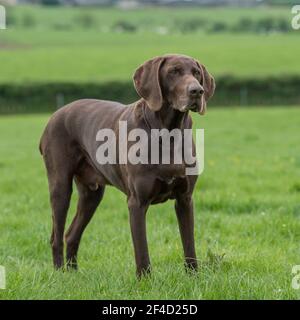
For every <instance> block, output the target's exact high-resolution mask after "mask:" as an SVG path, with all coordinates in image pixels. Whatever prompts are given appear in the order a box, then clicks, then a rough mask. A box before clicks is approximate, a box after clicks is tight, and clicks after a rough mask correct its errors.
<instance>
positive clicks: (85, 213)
mask: <svg viewBox="0 0 300 320" xmlns="http://www.w3.org/2000/svg"><path fill="white" fill-rule="evenodd" d="M75 182H76V185H77V189H78V193H79V200H78V205H77V212H76V215H75V217H74V219H73V221H72V223H71V225H70V227H69V229H68V231H67V232H66V235H65V240H66V245H67V267H68V268H73V269H77V252H78V248H79V244H80V240H81V236H82V234H83V232H84V230H85V228H86V226H87V225H88V223H89V222H90V220H91V218H92V217H93V215H94V213H95V211H96V209H97V207H98V205H99V203H100V201H101V200H102V198H103V194H104V189H105V187H104V186H97V189H96V190H91V189H90V188H89V187H88V186H87V185H86V184H83V183H81V182H80V181H79V180H78V179H76V177H75Z"/></svg>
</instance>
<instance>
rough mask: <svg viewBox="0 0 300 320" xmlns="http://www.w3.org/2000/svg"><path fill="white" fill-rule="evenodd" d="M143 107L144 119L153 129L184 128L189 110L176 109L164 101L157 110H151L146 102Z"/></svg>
mask: <svg viewBox="0 0 300 320" xmlns="http://www.w3.org/2000/svg"><path fill="white" fill-rule="evenodd" d="M142 108H143V116H144V119H145V121H146V123H147V125H148V126H149V127H150V128H151V129H168V130H172V129H175V128H176V129H180V130H183V129H184V123H185V120H186V119H187V117H188V113H187V112H180V111H178V110H175V109H173V108H172V107H171V106H170V105H169V104H167V103H164V104H163V106H162V107H161V109H160V110H159V111H156V112H154V111H152V110H150V108H149V107H148V106H147V104H146V102H145V103H144V105H143V106H142Z"/></svg>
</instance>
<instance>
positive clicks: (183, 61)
mask: <svg viewBox="0 0 300 320" xmlns="http://www.w3.org/2000/svg"><path fill="white" fill-rule="evenodd" d="M133 80H134V86H135V89H136V91H137V93H138V94H139V96H140V97H142V98H143V99H144V100H146V102H147V104H148V106H149V108H150V109H151V110H153V111H158V110H159V109H160V108H161V107H162V105H163V104H164V103H166V104H168V105H170V106H172V108H174V109H176V110H179V111H180V112H187V111H188V110H192V111H195V112H199V113H200V114H204V113H205V111H206V103H207V101H208V99H209V98H210V97H212V95H213V94H214V91H215V81H214V78H213V77H212V76H211V75H210V74H209V73H208V71H207V70H206V68H205V67H204V65H202V64H200V63H199V62H198V61H196V60H195V59H193V58H191V57H188V56H183V55H165V56H161V57H156V58H153V59H151V60H148V61H146V62H145V63H143V64H142V65H141V66H140V67H139V68H138V69H137V70H136V71H135V73H134V76H133Z"/></svg>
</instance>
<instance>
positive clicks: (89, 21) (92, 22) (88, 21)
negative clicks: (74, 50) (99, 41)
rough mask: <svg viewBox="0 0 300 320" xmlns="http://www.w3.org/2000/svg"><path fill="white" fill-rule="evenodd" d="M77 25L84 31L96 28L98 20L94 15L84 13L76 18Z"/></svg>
mask: <svg viewBox="0 0 300 320" xmlns="http://www.w3.org/2000/svg"><path fill="white" fill-rule="evenodd" d="M75 23H76V25H79V26H80V27H82V28H84V29H89V28H93V27H95V26H96V24H97V23H96V19H95V17H94V16H93V15H91V14H88V13H84V14H81V15H79V16H77V17H76V20H75Z"/></svg>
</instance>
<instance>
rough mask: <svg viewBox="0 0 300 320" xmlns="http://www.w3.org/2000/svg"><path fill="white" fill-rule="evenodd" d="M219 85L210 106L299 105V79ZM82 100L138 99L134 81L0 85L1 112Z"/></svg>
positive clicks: (231, 79)
mask: <svg viewBox="0 0 300 320" xmlns="http://www.w3.org/2000/svg"><path fill="white" fill-rule="evenodd" d="M216 83H217V90H216V93H215V95H214V97H213V98H212V100H211V101H210V105H215V106H218V105H221V106H226V105H282V104H284V105H289V104H294V105H296V104H300V91H299V87H300V76H286V77H283V76H279V77H268V78H264V79H263V78H249V79H247V78H246V79H245V78H237V77H235V76H230V75H228V76H222V77H219V78H217V79H216ZM58 97H59V99H58ZM82 98H95V99H105V100H115V101H120V102H123V103H130V102H133V101H136V100H137V99H138V96H137V94H136V92H135V90H134V88H133V85H132V82H131V81H128V82H121V81H114V82H106V83H81V84H80V83H29V84H19V85H18V84H0V113H16V112H22V113H24V112H52V111H54V110H56V109H57V108H58V107H59V105H60V104H61V101H62V100H64V103H69V102H71V101H74V100H77V99H82ZM58 100H59V101H58Z"/></svg>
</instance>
